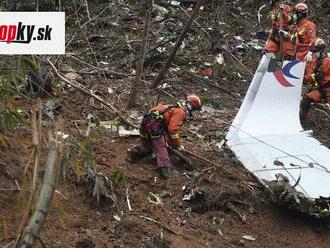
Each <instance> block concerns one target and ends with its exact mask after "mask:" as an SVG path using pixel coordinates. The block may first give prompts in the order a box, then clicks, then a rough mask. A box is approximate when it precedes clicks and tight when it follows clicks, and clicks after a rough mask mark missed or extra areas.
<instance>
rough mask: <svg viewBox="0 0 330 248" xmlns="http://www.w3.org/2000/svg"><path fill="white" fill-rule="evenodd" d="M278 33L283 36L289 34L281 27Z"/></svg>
mask: <svg viewBox="0 0 330 248" xmlns="http://www.w3.org/2000/svg"><path fill="white" fill-rule="evenodd" d="M278 33H279V35H282V36H283V37H284V38H286V37H288V36H289V33H288V32H287V31H285V30H283V29H280V30H279V31H278Z"/></svg>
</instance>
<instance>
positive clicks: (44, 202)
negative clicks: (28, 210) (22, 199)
mask: <svg viewBox="0 0 330 248" xmlns="http://www.w3.org/2000/svg"><path fill="white" fill-rule="evenodd" d="M57 161H58V151H57V149H55V148H51V149H50V150H49V152H48V157H47V164H46V171H45V175H44V183H43V185H42V188H41V192H40V196H39V199H38V202H37V205H36V209H35V211H34V213H33V215H32V217H31V219H30V222H29V224H28V226H27V227H26V229H25V231H24V233H23V235H22V237H21V239H20V241H19V242H18V245H17V247H19V248H32V247H34V242H35V240H36V239H38V238H39V232H40V229H41V227H42V224H43V223H44V221H45V219H46V216H47V213H48V210H49V207H50V204H51V201H52V197H53V193H54V190H55V184H56V171H57V170H56V164H57Z"/></svg>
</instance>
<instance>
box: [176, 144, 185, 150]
mask: <svg viewBox="0 0 330 248" xmlns="http://www.w3.org/2000/svg"><path fill="white" fill-rule="evenodd" d="M176 149H177V150H178V151H183V150H185V148H184V146H183V145H180V146H179V147H178V148H176Z"/></svg>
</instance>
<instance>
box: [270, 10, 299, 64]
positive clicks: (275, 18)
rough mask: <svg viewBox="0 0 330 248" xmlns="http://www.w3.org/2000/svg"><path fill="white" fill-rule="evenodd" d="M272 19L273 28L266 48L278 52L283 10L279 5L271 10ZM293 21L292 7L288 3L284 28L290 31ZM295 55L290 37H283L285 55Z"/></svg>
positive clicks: (284, 15)
mask: <svg viewBox="0 0 330 248" xmlns="http://www.w3.org/2000/svg"><path fill="white" fill-rule="evenodd" d="M270 16H271V20H272V30H271V32H270V34H269V37H268V39H267V42H266V45H265V50H266V51H267V52H268V53H277V52H279V50H280V36H279V34H278V31H279V30H280V29H281V25H280V18H281V11H280V8H279V7H274V8H273V9H272V10H271V12H270ZM291 21H292V12H291V7H290V6H289V5H287V4H284V8H283V27H282V28H283V30H285V31H287V32H289V31H290V29H291V27H290V23H291ZM292 56H293V47H292V43H291V41H290V39H289V38H284V39H283V57H284V58H285V57H292Z"/></svg>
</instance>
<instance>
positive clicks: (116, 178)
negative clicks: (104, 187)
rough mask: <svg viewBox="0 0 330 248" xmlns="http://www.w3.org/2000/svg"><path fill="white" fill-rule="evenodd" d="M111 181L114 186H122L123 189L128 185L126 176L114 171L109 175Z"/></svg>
mask: <svg viewBox="0 0 330 248" xmlns="http://www.w3.org/2000/svg"><path fill="white" fill-rule="evenodd" d="M111 181H112V182H114V183H115V184H123V185H124V186H125V187H127V185H128V176H127V175H126V174H125V173H124V172H121V171H116V172H114V173H112V175H111Z"/></svg>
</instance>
